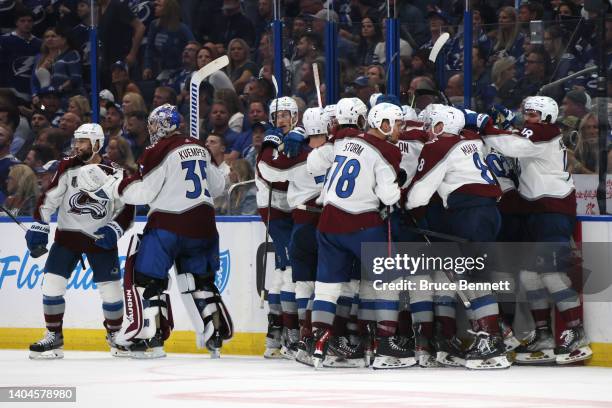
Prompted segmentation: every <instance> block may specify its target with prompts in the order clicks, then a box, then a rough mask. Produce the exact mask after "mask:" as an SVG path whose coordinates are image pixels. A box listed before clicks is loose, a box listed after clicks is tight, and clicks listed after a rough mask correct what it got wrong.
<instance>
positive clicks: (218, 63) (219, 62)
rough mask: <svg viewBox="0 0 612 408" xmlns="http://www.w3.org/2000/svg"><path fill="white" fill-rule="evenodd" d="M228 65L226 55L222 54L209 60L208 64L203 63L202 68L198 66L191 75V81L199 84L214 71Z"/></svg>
mask: <svg viewBox="0 0 612 408" xmlns="http://www.w3.org/2000/svg"><path fill="white" fill-rule="evenodd" d="M228 65H229V58H228V57H227V55H223V56H221V57H219V58H217V59H216V60H214V61H211V62H209V63H208V64H206V65H204V66H203V67H202V68H200V69H199V70H198V71H197V72H196V73H195V74H193V76H192V77H191V82H195V83H196V84H197V85H200V83H201V82H202V81H203V80H205V79H206V78H208V77H209V76H211V75H212V74H214V73H215V72H217V71H219V70H220V69H223V68H225V67H226V66H228Z"/></svg>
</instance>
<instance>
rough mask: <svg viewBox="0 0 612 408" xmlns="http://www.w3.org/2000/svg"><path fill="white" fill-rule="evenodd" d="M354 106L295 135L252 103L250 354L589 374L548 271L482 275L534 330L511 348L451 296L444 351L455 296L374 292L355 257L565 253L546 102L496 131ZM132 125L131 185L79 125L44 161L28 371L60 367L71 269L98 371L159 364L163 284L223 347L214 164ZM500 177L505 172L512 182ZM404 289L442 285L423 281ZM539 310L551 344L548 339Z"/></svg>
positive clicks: (486, 123) (219, 177) (558, 147)
mask: <svg viewBox="0 0 612 408" xmlns="http://www.w3.org/2000/svg"><path fill="white" fill-rule="evenodd" d="M371 105H372V107H371V109H370V110H369V112H368V109H367V107H366V106H365V104H364V103H363V102H361V101H360V100H359V99H357V98H345V99H341V100H340V101H338V103H337V104H336V105H335V106H327V107H326V108H325V109H321V108H310V109H307V110H306V112H305V113H304V115H303V120H302V122H303V127H301V126H297V124H298V123H297V122H298V108H297V105H296V103H295V101H294V100H293V99H291V98H289V97H281V98H278V99H275V100H273V101H272V102H271V103H270V112H271V114H270V128H269V129H268V130H267V131H266V134H265V137H264V142H263V144H262V147H261V151H260V153H259V156H258V160H257V176H256V183H257V187H258V193H257V201H258V206H259V207H260V211H261V215H262V219H263V221H264V222H266V223H268V224H269V228H268V230H269V234H270V236H271V237H272V240H273V242H274V245H275V251H276V265H275V268H274V272H272V274H273V276H272V277H270V278H269V279H268V281H269V282H270V283H269V285H268V286H269V287H268V288H267V289H268V292H269V293H268V305H269V315H268V322H269V325H268V332H267V337H266V350H265V354H264V356H265V357H267V358H290V359H296V360H297V361H300V362H303V363H305V364H309V365H313V366H315V367H321V366H323V367H326V366H327V367H364V366H372V367H373V368H377V369H386V368H403V367H409V366H413V365H419V366H422V367H432V366H438V365H451V366H466V367H468V368H472V369H490V368H505V367H508V366H510V364H511V360H509V359H508V352H509V351H510V350H514V353H516V361H518V362H523V363H552V362H556V363H559V364H565V363H571V362H574V361H579V360H584V359H587V358H589V357H590V356H591V355H592V352H591V350H590V348H589V345H588V341H587V339H586V337H585V334H584V328H583V322H582V318H581V313H580V307H581V304H580V298H579V294H578V293H577V292H576V291H575V290H574V289H572V287H571V284H570V280H569V278H568V277H567V275H566V273H565V271H563V270H558V269H556V266H555V264H550V266H549V267H548V268H547V264H546V262H545V263H544V266H543V267H542V265H539V268H535V267H533V268H531V269H530V268H529V264H528V265H527V267H525V268H521V269H520V270H516V271H510V270H500V271H499V272H501V273H506V275H507V276H508V277H509V278H508V279H514V280H516V281H518V282H520V285H522V286H523V287H524V289H525V291H526V292H527V297H528V301H529V307H530V310H531V314H532V316H533V320H534V322H535V330H534V331H533V333H531V335H530V336H529V337H528V338H527V339H525V340H524V342H523V343H519V342H518V341H517V340H516V338H515V337H514V336H513V334H512V329H511V324H512V315H513V313H514V304H513V303H512V302H501V303H500V302H498V298H497V297H496V296H495V294H493V293H491V292H490V291H468V293H467V295H468V296H469V301H470V305H471V306H470V307H469V310H467V311H466V314H467V316H468V318H469V319H470V326H471V328H472V330H471V332H472V334H473V335H472V340H471V342H470V344H464V343H463V342H462V341H461V340H460V339H459V337H458V335H457V324H456V310H457V304H458V303H457V301H456V298H457V293H456V292H454V291H435V292H434V291H432V290H415V291H409V292H408V293H401V292H399V291H390V290H388V291H376V290H374V288H373V286H372V282H368V281H367V280H362V279H361V276H362V275H361V272H360V270H361V264H362V263H364V259H361V257H362V255H361V254H362V243H388V242H390V241H391V240H393V241H396V242H400V241H411V240H419V239H421V240H422V239H423V237H419V236H418V235H415V234H414V233H412V232H411V230H410V229H409V228H408V227H407V225H410V224H411V223H414V224H416V225H418V226H419V227H421V228H423V229H426V230H428V231H434V232H436V231H437V232H440V233H444V234H448V235H449V236H451V235H452V236H455V237H460V238H462V239H465V240H468V241H473V242H493V241H496V240H500V241H506V242H507V241H527V242H552V243H558V244H560V245H562V246H563V245H567V244H568V243H569V240H570V237H571V234H572V231H573V226H574V222H575V210H576V201H575V194H574V185H573V182H572V179H571V175H569V174H568V173H567V171H566V166H565V165H566V163H565V150H564V146H563V144H562V143H561V134H560V131H559V128H558V127H557V126H556V125H555V124H554V123H555V121H556V119H557V114H558V107H557V104H556V103H555V102H554V100H552V99H550V98H546V97H539V96H537V97H529V98H527V99H526V100H525V101H524V103H523V109H524V117H525V124H524V125H523V128H522V129H513V128H512V127H511V122H512V120H511V119H512V114H511V113H510V112H508V111H504V112H502V113H503V114H502V115H501V117H502V120H498V121H497V122H495V123H494V122H493V121H492V120H491V118H489V117H488V116H487V115H484V114H477V113H475V112H470V111H462V110H458V109H456V108H453V107H449V106H444V105H437V104H432V105H429V106H428V107H427V108H425V109H424V110H423V111H422V112H420V113H419V115H418V116H417V115H416V113H415V112H414V110H412V109H411V108H409V107H404V108H401V107H400V106H399V105H398V104H396V103H394V100H393V98H392V97H387V96H380V97H378V99H377V100H373V101H371ZM148 126H149V133H150V137H151V146H150V147H148V148H147V149H146V151H145V153H144V154H143V156H142V158H141V159H140V160H139V165H140V168H139V171H138V172H137V173H136V174H133V175H131V176H127V175H124V174H123V172H122V171H121V170H120V169H118V168H117V166H116V165H114V164H113V163H110V162H107V161H106V160H105V159H103V158H102V156H101V155H100V151H101V149H102V146H103V144H104V134H103V132H102V129H101V128H100V126H99V125H97V124H85V125H82V126H81V127H80V128H79V129H78V130H77V131H76V132H75V134H74V153H75V155H74V156H72V157H70V158H66V159H64V160H62V162H61V164H60V166H59V168H58V171H57V173H56V174H55V176H54V178H53V180H52V183H51V184H50V186H49V188H48V189H47V191H45V192H44V194H43V195H42V196H41V198H40V200H39V202H38V205H37V208H36V211H35V214H34V218H35V221H36V222H34V223H33V224H32V225H31V227H30V229H29V231H28V233H27V234H26V241H27V245H28V248H29V249H30V250H31V252H32V253H40V252H41V251H40V249H41V247H43V246H44V247H46V245H47V244H48V234H49V222H50V220H51V216H52V215H53V214H54V213H56V212H57V229H56V232H55V239H54V242H53V244H52V246H51V248H50V251H49V256H48V258H47V261H46V265H45V270H44V280H43V285H42V295H43V299H42V303H43V311H44V319H45V325H46V328H47V331H46V334H45V336H44V337H43V338H42V339H41V340H39V341H37V342H35V343H33V344H32V345H31V346H30V357H31V358H61V357H63V351H62V350H63V345H64V339H63V331H62V326H63V318H64V311H65V299H64V296H65V293H66V287H67V283H68V279H69V277H70V275H71V273H72V271H73V270H74V269H75V267H76V266H77V264H78V263H79V262H81V263H83V261H82V255H83V254H85V255H86V256H87V259H88V261H89V264H90V266H91V268H92V271H93V280H94V282H95V283H96V285H97V288H98V289H99V293H100V296H101V298H102V310H103V315H104V327H105V328H106V330H107V337H106V339H107V342H108V344H109V346H110V348H111V354H112V355H115V356H131V357H134V358H157V357H162V356H164V355H165V353H164V350H163V345H164V341H165V340H166V339H167V338H168V337H169V336H170V333H171V330H172V328H173V321H172V311H171V305H170V299H169V295H168V293H167V289H168V279H169V273H170V272H169V271H170V270H172V271H174V272H173V274H174V276H173V279H174V280H175V282H176V285H177V288H178V290H179V292H180V294H181V300H182V301H183V303H184V304H185V308H186V310H187V313H188V314H189V317H190V320H191V321H192V323H193V325H194V328H195V331H196V335H197V344H198V346H200V347H206V348H208V349H209V350H210V351H211V353H212V354H213V355H216V356H218V354H219V352H220V349H221V346H222V344H223V341H224V340H227V339H229V338H231V336H232V333H233V327H232V321H231V317H230V316H229V313H228V312H227V309H226V308H225V305H224V304H223V301H222V299H221V296H220V294H219V291H218V290H217V288H216V287H215V285H214V275H215V272H216V271H217V270H218V268H219V235H218V232H217V229H216V225H215V218H214V215H215V214H214V204H213V198H215V197H217V196H219V195H221V194H223V192H224V188H225V183H226V181H225V177H224V175H223V173H222V171H221V170H220V169H219V168H218V165H219V164H220V163H215V162H214V159H213V158H212V157H211V154H210V152H209V151H208V149H206V147H205V146H204V144H203V142H201V141H199V140H196V139H192V138H190V137H187V136H185V135H184V134H183V133H182V132H181V131H180V129H179V127H180V116H179V114H178V112H177V110H176V107H174V106H171V105H163V106H161V107H158V108H156V109H155V110H154V111H153V112H152V113H151V115H150V117H149V120H148ZM512 169H520V171H519V172H518V174H517V177H518V178H514V179H513V178H512V177H511V175H510V170H512ZM136 205H148V206H149V212H148V219H147V223H146V226H145V229H144V232H143V235H142V236H140V239H137V238H136V237H134V238H132V241H131V243H130V249H129V251H128V252H129V253H128V257H127V261H126V264H125V276H124V282H123V284H122V283H121V276H120V271H119V266H120V265H119V259H118V249H117V241H118V240H119V238H120V237H121V236H122V235H123V234H124V233H125V231H127V230H128V229H129V228H130V226H131V225H132V223H133V219H134V213H135V206H136ZM385 207H388V208H393V210H392V211H387V215H386V216H388V217H391V218H390V220H384V219H383V215H381V211H380V209H381V208H385ZM500 213H501V215H500ZM389 214H390V215H389ZM387 225H390V229H388V227H387ZM173 266H174V268H173ZM502 269H503V268H502ZM412 278H413V279H418V280H428V281H431V282H438V281H442V282H444V281H446V279H447V277H445V276H444V274H442V273H441V272H440V273H438V272H435V271H434V272H432V273H431V274H429V273H421V274H417V275H415V276H413V277H412ZM476 279H479V278H478V277H476ZM480 279H481V278H480ZM406 296H407V298H408V299H409V301H408V302H405V301H404V300H403V299H406ZM551 299H552V302H554V305H555V306H556V308H557V310H558V311H559V312H560V314H561V317H562V319H563V323H564V326H565V328H566V329H565V330H564V331H563V333H562V335H561V337H560V338H558V339H555V338H554V336H553V334H552V327H551ZM401 300H402V301H401ZM405 303H409V308H406V307H404V304H405ZM400 304H402V306H400ZM500 306H501V307H500ZM124 308H125V309H127V310H128V313H127V319H124ZM124 320H125V321H124Z"/></svg>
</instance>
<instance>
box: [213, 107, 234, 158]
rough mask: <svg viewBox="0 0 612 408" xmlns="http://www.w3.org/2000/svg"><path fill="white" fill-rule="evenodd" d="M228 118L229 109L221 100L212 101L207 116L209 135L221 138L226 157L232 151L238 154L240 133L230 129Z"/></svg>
mask: <svg viewBox="0 0 612 408" xmlns="http://www.w3.org/2000/svg"><path fill="white" fill-rule="evenodd" d="M229 117H230V116H229V109H228V108H227V105H226V103H225V102H224V101H221V100H215V101H213V103H212V106H211V108H210V115H209V124H210V129H211V131H210V132H209V133H212V134H215V135H219V136H221V137H223V141H224V144H225V147H226V149H225V155H226V157H229V155H230V154H231V152H232V151H237V152H240V146H239V144H238V143H237V142H239V141H240V140H239V139H240V133H238V132H235V131H233V130H232V129H230V127H229Z"/></svg>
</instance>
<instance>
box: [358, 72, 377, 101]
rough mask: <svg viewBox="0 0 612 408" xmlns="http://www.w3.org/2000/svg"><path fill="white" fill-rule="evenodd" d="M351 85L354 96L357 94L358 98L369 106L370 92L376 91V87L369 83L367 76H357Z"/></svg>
mask: <svg viewBox="0 0 612 408" xmlns="http://www.w3.org/2000/svg"><path fill="white" fill-rule="evenodd" d="M353 87H354V88H355V96H357V97H358V98H359V99H361V101H362V102H363V103H365V104H366V105H367V106H369V103H370V96H372V94H373V93H374V92H376V89H375V88H374V86H373V85H372V84H371V83H370V81H369V80H368V77H367V76H360V77H357V78H356V79H355V80H354V81H353Z"/></svg>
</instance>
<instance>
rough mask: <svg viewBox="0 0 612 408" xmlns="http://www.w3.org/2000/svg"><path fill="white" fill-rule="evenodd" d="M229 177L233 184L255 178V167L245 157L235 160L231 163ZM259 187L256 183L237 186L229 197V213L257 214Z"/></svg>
mask: <svg viewBox="0 0 612 408" xmlns="http://www.w3.org/2000/svg"><path fill="white" fill-rule="evenodd" d="M229 179H230V182H231V183H232V184H236V183H241V182H244V181H249V180H254V174H253V168H252V167H251V165H250V164H249V162H247V161H246V160H243V159H238V160H235V161H234V162H233V163H232V165H231V170H230V173H229ZM256 196H257V187H256V186H255V183H254V182H253V183H249V184H244V185H240V186H237V187H235V188H234V189H233V190H232V195H231V196H230V197H228V205H227V207H228V208H227V214H228V215H255V214H257V200H256Z"/></svg>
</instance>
